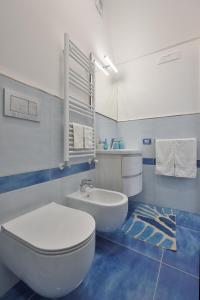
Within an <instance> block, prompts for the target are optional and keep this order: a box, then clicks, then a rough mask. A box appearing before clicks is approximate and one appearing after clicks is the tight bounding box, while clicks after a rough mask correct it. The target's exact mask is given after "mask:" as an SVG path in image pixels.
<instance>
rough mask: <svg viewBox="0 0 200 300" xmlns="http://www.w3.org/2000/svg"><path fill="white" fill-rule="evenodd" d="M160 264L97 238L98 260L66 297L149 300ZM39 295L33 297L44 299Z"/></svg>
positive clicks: (65, 298) (95, 299)
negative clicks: (80, 282) (81, 281)
mask: <svg viewBox="0 0 200 300" xmlns="http://www.w3.org/2000/svg"><path fill="white" fill-rule="evenodd" d="M158 269H159V263H158V262H156V261H154V260H152V259H149V258H147V257H144V256H142V255H140V254H137V253H135V252H133V251H130V250H128V249H126V248H123V247H121V246H118V245H116V244H113V243H110V242H108V241H105V240H103V239H98V240H97V248H96V255H95V260H94V262H93V265H92V268H91V270H90V272H89V274H88V276H87V277H86V279H85V280H84V282H83V283H82V284H81V285H80V286H79V287H78V288H77V289H76V290H75V291H74V292H72V293H71V294H69V295H67V296H65V297H63V298H61V299H62V300H117V299H119V300H133V299H134V300H141V299H143V300H149V299H152V298H153V294H154V290H155V285H156V278H157V274H158ZM41 299H43V298H42V297H40V296H37V295H35V296H34V297H33V298H32V300H41Z"/></svg>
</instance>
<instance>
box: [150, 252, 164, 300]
mask: <svg viewBox="0 0 200 300" xmlns="http://www.w3.org/2000/svg"><path fill="white" fill-rule="evenodd" d="M164 251H165V250H163V251H162V255H161V260H160V265H159V269H158V276H157V279H156V286H155V290H154V295H153V300H155V296H156V292H157V287H158V281H159V278H160V271H161V266H162V260H163V255H164Z"/></svg>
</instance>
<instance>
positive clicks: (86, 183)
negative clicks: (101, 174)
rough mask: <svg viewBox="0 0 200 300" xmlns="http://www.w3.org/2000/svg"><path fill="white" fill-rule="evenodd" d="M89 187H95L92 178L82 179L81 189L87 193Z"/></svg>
mask: <svg viewBox="0 0 200 300" xmlns="http://www.w3.org/2000/svg"><path fill="white" fill-rule="evenodd" d="M87 187H90V188H93V187H94V185H93V184H92V179H82V180H81V184H80V191H81V192H83V193H85V191H86V188H87Z"/></svg>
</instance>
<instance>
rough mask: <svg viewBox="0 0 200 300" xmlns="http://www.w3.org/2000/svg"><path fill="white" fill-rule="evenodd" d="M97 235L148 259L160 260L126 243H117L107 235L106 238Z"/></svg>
mask: <svg viewBox="0 0 200 300" xmlns="http://www.w3.org/2000/svg"><path fill="white" fill-rule="evenodd" d="M99 237H100V238H102V239H105V240H107V241H109V242H111V243H113V244H116V245H118V246H121V247H123V248H126V249H128V250H130V251H133V252H135V253H137V254H140V255H143V256H145V257H147V258H149V259H152V260H155V261H156V262H160V259H158V258H155V257H152V256H150V255H147V254H144V253H142V252H140V251H138V250H135V249H132V248H130V247H128V246H126V245H123V244H121V243H119V242H116V241H113V240H111V239H109V238H107V237H106V238H104V237H101V236H99ZM161 250H163V249H161Z"/></svg>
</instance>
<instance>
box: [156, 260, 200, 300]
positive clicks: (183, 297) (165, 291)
mask: <svg viewBox="0 0 200 300" xmlns="http://www.w3.org/2000/svg"><path fill="white" fill-rule="evenodd" d="M198 299H199V280H198V279H196V278H194V277H192V276H190V275H187V274H185V273H183V272H180V271H177V270H175V269H173V268H171V267H168V266H166V265H162V267H161V272H160V276H159V280H158V286H157V290H156V296H155V300H198Z"/></svg>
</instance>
